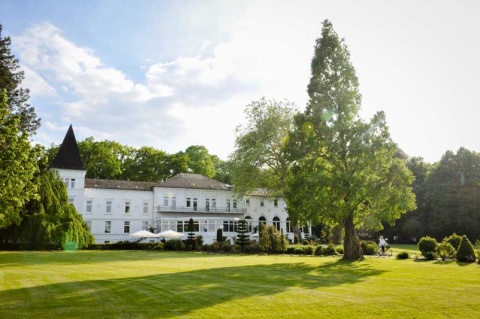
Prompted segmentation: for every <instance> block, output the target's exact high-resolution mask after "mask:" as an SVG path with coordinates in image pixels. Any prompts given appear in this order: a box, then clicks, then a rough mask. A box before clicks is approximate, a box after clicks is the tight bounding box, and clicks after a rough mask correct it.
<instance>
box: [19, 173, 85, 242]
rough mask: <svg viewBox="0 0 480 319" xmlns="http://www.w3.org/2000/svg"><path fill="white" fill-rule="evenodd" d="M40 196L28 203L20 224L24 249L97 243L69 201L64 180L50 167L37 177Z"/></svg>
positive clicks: (36, 181)
mask: <svg viewBox="0 0 480 319" xmlns="http://www.w3.org/2000/svg"><path fill="white" fill-rule="evenodd" d="M35 183H36V185H37V187H38V197H37V198H35V199H32V200H31V201H30V202H29V203H28V204H27V205H26V206H25V210H26V214H25V216H24V218H23V220H22V223H21V225H20V241H21V242H22V244H23V246H24V248H25V249H65V250H67V249H80V248H84V247H87V246H88V245H90V244H92V243H94V237H93V236H92V235H91V233H90V231H89V230H88V226H87V224H86V223H85V222H84V220H83V217H82V215H80V214H79V213H78V212H77V210H76V209H75V207H74V206H73V205H71V204H70V203H69V201H68V194H67V190H66V188H65V185H64V184H63V182H62V180H61V179H60V177H59V176H58V174H56V172H54V171H51V170H44V171H42V172H41V173H39V174H38V175H37V176H36V177H35Z"/></svg>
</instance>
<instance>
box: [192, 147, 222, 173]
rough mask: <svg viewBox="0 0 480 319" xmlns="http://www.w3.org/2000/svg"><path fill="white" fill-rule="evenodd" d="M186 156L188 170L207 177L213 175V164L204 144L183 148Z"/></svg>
mask: <svg viewBox="0 0 480 319" xmlns="http://www.w3.org/2000/svg"><path fill="white" fill-rule="evenodd" d="M185 155H187V157H188V164H187V165H188V172H191V173H194V174H201V175H203V176H207V177H209V178H213V177H214V176H215V166H214V164H213V161H212V156H211V155H210V154H209V153H208V150H207V148H206V147H205V146H200V145H192V146H190V147H188V148H187V149H186V150H185Z"/></svg>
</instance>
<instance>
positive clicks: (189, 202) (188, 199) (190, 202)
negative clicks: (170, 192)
mask: <svg viewBox="0 0 480 319" xmlns="http://www.w3.org/2000/svg"><path fill="white" fill-rule="evenodd" d="M187 207H192V199H191V198H190V197H187Z"/></svg>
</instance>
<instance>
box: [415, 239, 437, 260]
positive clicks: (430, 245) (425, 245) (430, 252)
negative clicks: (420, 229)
mask: <svg viewBox="0 0 480 319" xmlns="http://www.w3.org/2000/svg"><path fill="white" fill-rule="evenodd" d="M437 245H438V243H437V240H436V239H435V238H432V237H429V236H424V237H422V238H420V241H419V242H418V249H419V250H420V252H421V253H422V255H423V256H424V257H425V258H427V259H429V260H432V259H435V251H436V248H437Z"/></svg>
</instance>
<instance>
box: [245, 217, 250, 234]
mask: <svg viewBox="0 0 480 319" xmlns="http://www.w3.org/2000/svg"><path fill="white" fill-rule="evenodd" d="M245 220H246V221H247V225H248V226H247V229H248V231H249V232H252V217H250V216H246V217H245Z"/></svg>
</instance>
